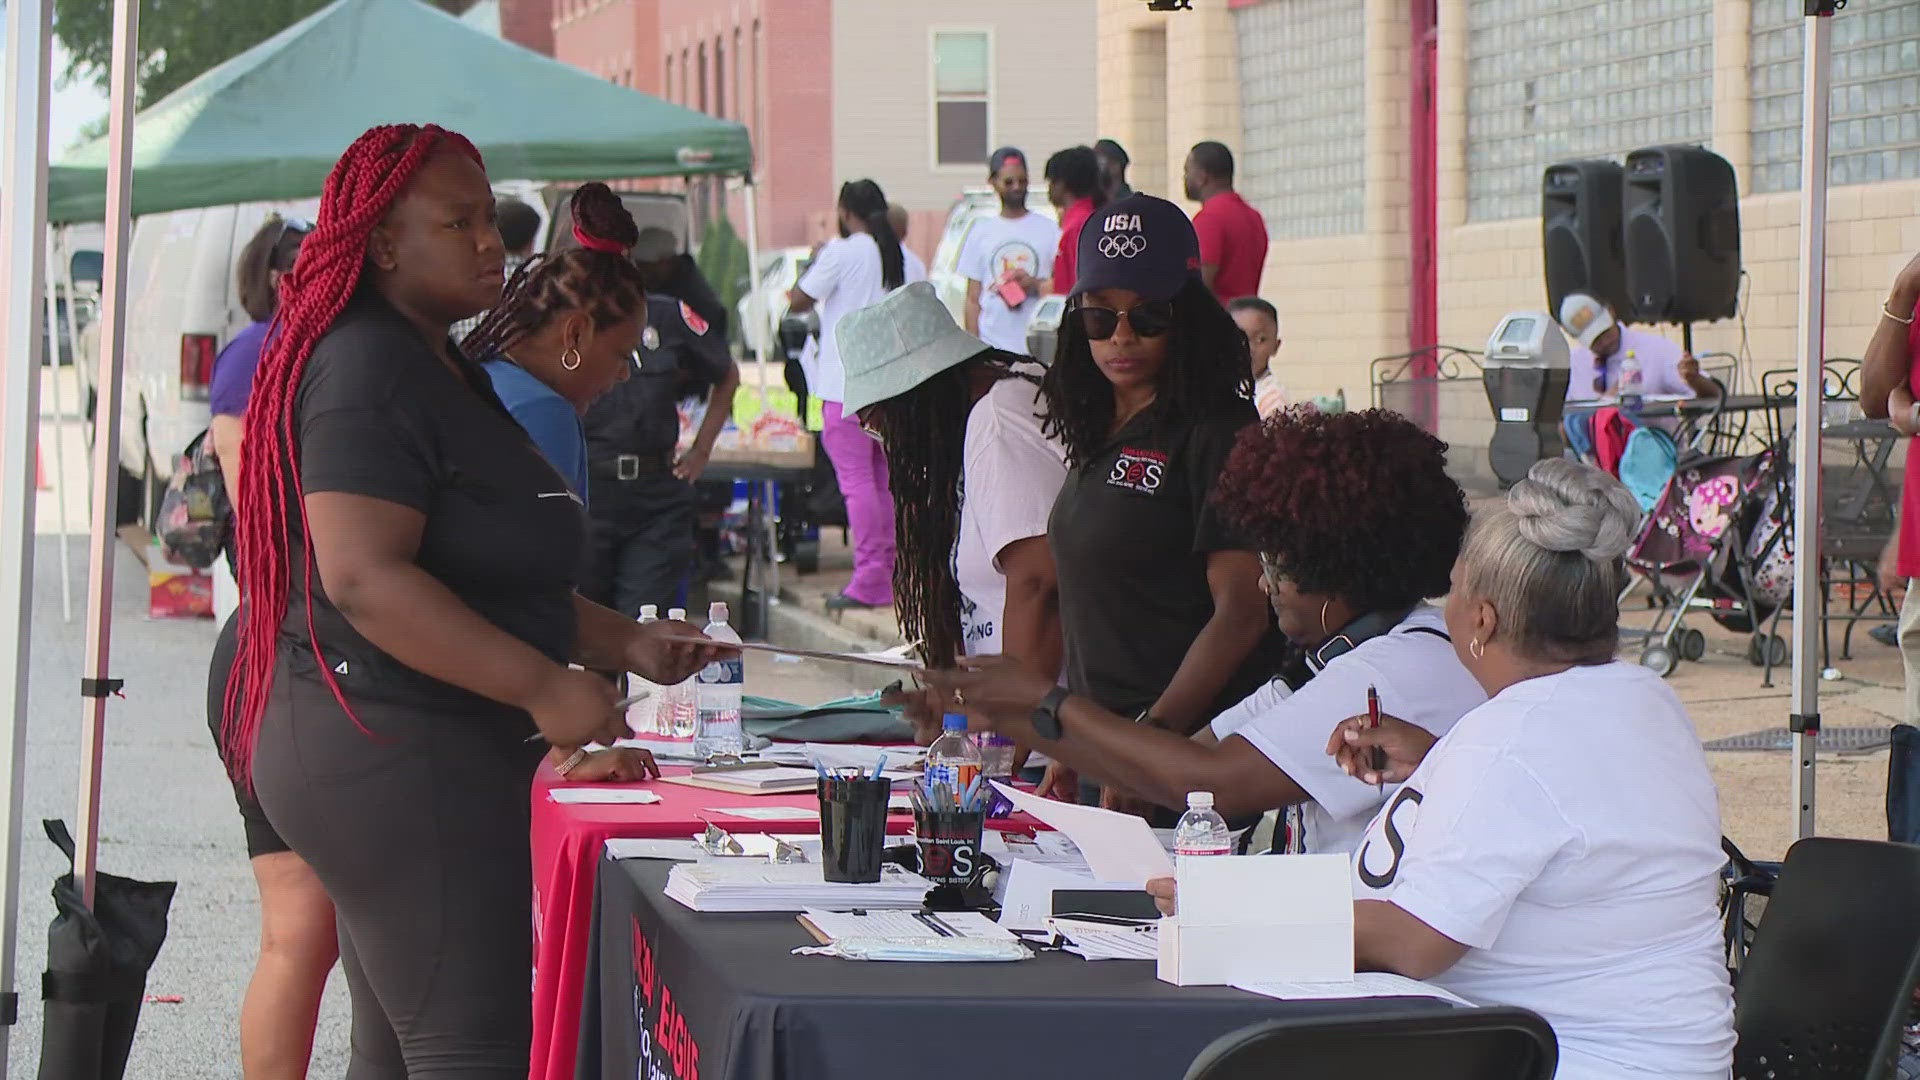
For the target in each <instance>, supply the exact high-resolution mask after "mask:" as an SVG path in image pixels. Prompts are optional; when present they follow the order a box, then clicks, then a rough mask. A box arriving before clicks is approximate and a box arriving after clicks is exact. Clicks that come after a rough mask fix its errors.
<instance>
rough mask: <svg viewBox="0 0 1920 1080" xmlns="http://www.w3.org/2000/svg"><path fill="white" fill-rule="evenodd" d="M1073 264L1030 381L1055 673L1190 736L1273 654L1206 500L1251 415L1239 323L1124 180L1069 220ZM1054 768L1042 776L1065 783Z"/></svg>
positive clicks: (1241, 554) (1116, 708)
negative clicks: (1056, 324) (1060, 651)
mask: <svg viewBox="0 0 1920 1080" xmlns="http://www.w3.org/2000/svg"><path fill="white" fill-rule="evenodd" d="M1078 266H1079V270H1078V274H1079V276H1078V279H1077V280H1076V281H1075V282H1074V285H1073V295H1072V300H1071V302H1070V303H1071V310H1070V311H1069V313H1068V317H1067V319H1066V321H1065V322H1063V323H1062V324H1061V326H1060V347H1059V351H1058V353H1057V354H1056V356H1055V358H1054V362H1053V366H1052V367H1051V368H1049V369H1048V371H1047V375H1046V379H1045V381H1044V382H1043V383H1042V384H1041V389H1042V393H1043V394H1044V396H1045V398H1046V425H1047V432H1048V434H1049V435H1052V436H1054V437H1055V438H1058V439H1059V440H1060V442H1061V443H1062V444H1063V445H1064V446H1065V447H1066V449H1067V460H1068V464H1069V465H1070V467H1071V468H1070V471H1069V473H1068V475H1067V481H1066V483H1065V485H1063V486H1062V487H1061V489H1060V496H1059V498H1058V500H1057V501H1055V503H1054V506H1053V515H1052V517H1051V519H1050V520H1049V522H1048V526H1047V538H1048V540H1049V541H1050V543H1051V544H1052V547H1053V556H1054V565H1055V566H1056V567H1057V568H1058V572H1059V578H1060V621H1061V624H1062V627H1063V628H1064V630H1065V634H1066V643H1067V681H1068V685H1069V687H1070V688H1071V689H1072V690H1073V692H1074V693H1076V694H1080V695H1082V696H1083V697H1088V698H1091V699H1093V700H1094V701H1097V702H1099V703H1100V704H1101V705H1102V706H1104V707H1106V708H1107V709H1110V710H1112V711H1113V712H1117V713H1119V714H1121V715H1122V716H1131V717H1137V718H1139V719H1140V720H1141V721H1142V722H1145V723H1152V724H1155V725H1157V726H1160V727H1165V728H1168V729H1171V730H1173V731H1176V732H1178V733H1180V734H1183V735H1185V734H1191V733H1192V732H1194V731H1197V730H1199V728H1200V727H1201V725H1203V724H1205V723H1207V722H1208V721H1209V720H1211V719H1213V717H1214V716H1215V715H1216V714H1218V713H1219V712H1220V711H1222V710H1223V709H1225V708H1227V707H1228V706H1230V705H1232V704H1233V703H1235V702H1237V701H1239V700H1240V699H1242V698H1244V697H1246V696H1247V695H1248V694H1250V693H1252V692H1253V691H1254V689H1256V688H1257V687H1259V686H1260V685H1261V684H1262V683H1264V682H1266V681H1267V679H1269V678H1270V677H1271V676H1272V675H1273V674H1274V673H1275V671H1277V670H1278V668H1279V664H1280V660H1281V649H1282V648H1283V642H1282V639H1281V637H1280V635H1279V634H1278V633H1277V632H1276V631H1275V629H1274V625H1273V617H1272V614H1271V612H1270V611H1269V610H1268V607H1267V604H1266V601H1265V599H1264V598H1263V597H1262V595H1261V592H1260V560H1259V557H1258V555H1257V554H1256V553H1255V552H1254V551H1253V550H1252V549H1251V548H1249V547H1248V546H1247V545H1245V544H1243V543H1241V542H1239V541H1238V540H1236V539H1235V538H1234V537H1232V536H1230V535H1229V534H1228V531H1227V529H1226V528H1225V527H1224V526H1223V525H1222V524H1221V522H1220V521H1219V519H1218V518H1217V517H1216V516H1215V514H1214V511H1213V510H1212V509H1211V508H1210V507H1209V506H1208V502H1207V496H1208V494H1209V492H1210V491H1211V489H1212V487H1213V482H1214V478H1215V477H1216V476H1218V475H1219V473H1220V468H1221V465H1222V464H1223V463H1224V462H1225V461H1226V457H1227V452H1228V451H1229V450H1231V449H1232V448H1233V441H1234V436H1235V435H1237V434H1238V433H1239V431H1240V429H1241V428H1244V427H1246V426H1247V425H1248V424H1251V423H1254V422H1255V420H1256V419H1257V417H1256V415H1255V413H1254V408H1253V400H1252V395H1253V384H1252V379H1251V378H1250V377H1249V375H1248V372H1249V370H1250V361H1249V360H1248V359H1247V342H1246V337H1245V335H1243V334H1241V333H1240V331H1239V328H1238V327H1237V326H1235V325H1234V322H1233V319H1232V317H1231V316H1229V315H1228V314H1227V313H1226V310H1225V309H1223V308H1222V307H1221V306H1220V302H1219V301H1218V300H1216V299H1214V297H1213V294H1212V293H1211V292H1210V291H1208V289H1207V287H1206V286H1205V285H1203V284H1202V283H1201V281H1200V252H1199V244H1198V242H1197V241H1196V239H1195V238H1194V232H1193V223H1192V222H1190V221H1189V220H1187V215H1186V214H1185V213H1183V212H1182V211H1181V210H1180V208H1179V207H1176V206H1174V205H1173V204H1172V203H1170V202H1167V201H1166V200H1164V199H1156V198H1153V197H1152V196H1149V195H1131V196H1128V197H1127V198H1125V199H1121V200H1119V201H1118V202H1115V203H1113V204H1111V205H1109V206H1105V207H1102V208H1101V209H1100V210H1099V211H1097V212H1096V213H1095V214H1094V215H1093V217H1092V218H1091V219H1089V220H1088V222H1087V224H1086V227H1085V228H1084V229H1082V230H1081V233H1080V248H1079V257H1078ZM1061 779H1062V777H1061V776H1060V775H1059V773H1058V771H1056V774H1055V776H1054V778H1053V782H1051V783H1050V784H1049V785H1048V787H1049V789H1050V790H1051V791H1053V792H1054V793H1057V794H1062V795H1064V794H1065V791H1064V790H1061V789H1062V787H1063V785H1062V784H1060V783H1059V781H1060V780H1061Z"/></svg>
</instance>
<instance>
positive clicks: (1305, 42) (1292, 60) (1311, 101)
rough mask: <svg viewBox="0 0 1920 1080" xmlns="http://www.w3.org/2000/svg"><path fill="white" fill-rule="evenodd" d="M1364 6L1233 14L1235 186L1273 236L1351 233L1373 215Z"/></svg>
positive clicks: (1271, 6)
mask: <svg viewBox="0 0 1920 1080" xmlns="http://www.w3.org/2000/svg"><path fill="white" fill-rule="evenodd" d="M1363 7H1364V5H1362V4H1357V3H1351V4H1350V3H1338V4H1329V3H1325V2H1323V0H1266V2H1265V3H1260V4H1254V5H1252V6H1249V7H1243V8H1240V9H1238V10H1237V11H1235V12H1234V13H1233V15H1234V24H1235V25H1234V28H1235V30H1236V31H1237V33H1236V35H1235V36H1236V37H1238V38H1239V49H1240V121H1241V137H1240V145H1238V146H1236V147H1234V148H1233V150H1234V156H1235V161H1234V174H1235V176H1234V186H1235V187H1236V188H1237V189H1239V191H1240V194H1241V195H1242V196H1243V197H1244V198H1246V199H1247V200H1248V201H1249V202H1251V203H1252V204H1253V205H1254V206H1255V207H1257V208H1258V209H1259V211H1260V213H1261V214H1263V215H1264V216H1265V217H1266V219H1267V232H1268V234H1269V235H1271V236H1273V237H1274V238H1275V239H1299V238H1301V237H1311V236H1346V235H1351V234H1354V233H1358V232H1360V231H1362V229H1363V227H1364V226H1365V224H1366V223H1365V220H1364V217H1365V205H1366V204H1365V198H1366V179H1367V177H1366V137H1365V131H1366V52H1365V49H1366V42H1365V38H1366V33H1365V24H1364V23H1363V22H1362V20H1361V14H1362V8H1363ZM1183 160H1184V159H1183ZM1176 168H1177V166H1176Z"/></svg>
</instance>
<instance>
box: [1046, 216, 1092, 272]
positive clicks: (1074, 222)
mask: <svg viewBox="0 0 1920 1080" xmlns="http://www.w3.org/2000/svg"><path fill="white" fill-rule="evenodd" d="M1092 216H1093V200H1092V199H1091V198H1086V199H1078V200H1075V201H1074V203H1073V205H1072V206H1069V207H1067V208H1066V210H1064V211H1062V212H1061V214H1060V248H1059V250H1057V251H1055V252H1054V253H1053V291H1054V292H1057V293H1061V294H1062V295H1065V294H1069V293H1072V292H1073V281H1074V275H1076V274H1078V273H1079V272H1080V267H1079V266H1077V265H1076V262H1077V260H1078V256H1079V254H1080V227H1081V226H1083V225H1085V224H1086V223H1087V219H1088V218H1090V217H1092Z"/></svg>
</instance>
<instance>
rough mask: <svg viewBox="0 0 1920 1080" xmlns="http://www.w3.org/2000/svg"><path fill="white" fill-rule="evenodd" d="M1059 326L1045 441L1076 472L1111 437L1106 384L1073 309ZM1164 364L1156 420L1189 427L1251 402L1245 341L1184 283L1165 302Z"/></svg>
mask: <svg viewBox="0 0 1920 1080" xmlns="http://www.w3.org/2000/svg"><path fill="white" fill-rule="evenodd" d="M1079 304H1080V298H1079V297H1075V298H1074V299H1073V301H1072V302H1071V303H1070V304H1069V305H1068V311H1067V317H1066V318H1065V319H1063V320H1061V322H1060V343H1059V345H1058V347H1057V348H1056V351H1055V353H1054V358H1053V365H1052V366H1051V367H1049V368H1048V369H1047V374H1046V378H1044V379H1042V380H1041V382H1040V390H1041V393H1042V394H1043V395H1044V396H1045V397H1046V400H1047V408H1046V412H1045V414H1044V421H1045V426H1044V427H1043V428H1042V430H1043V431H1045V432H1046V434H1047V435H1049V436H1051V437H1053V438H1057V439H1059V440H1060V444H1061V445H1062V446H1064V447H1065V448H1066V451H1067V462H1068V464H1070V465H1073V466H1079V465H1084V464H1086V463H1087V462H1088V461H1090V460H1092V459H1093V458H1094V457H1095V456H1096V455H1098V454H1099V453H1100V451H1101V449H1102V448H1103V447H1105V446H1106V445H1107V442H1108V440H1109V439H1110V438H1112V436H1113V385H1112V384H1111V383H1109V382H1108V381H1107V377H1106V376H1105V375H1103V374H1101V372H1100V368H1099V366H1098V365H1096V364H1095V363H1094V362H1093V346H1092V344H1091V343H1090V342H1088V341H1087V333H1086V330H1085V329H1083V328H1082V327H1081V325H1080V319H1079V317H1078V316H1077V315H1075V314H1074V311H1073V309H1074V308H1077V307H1078V306H1079ZM1168 335H1169V338H1168V342H1167V361H1166V363H1165V364H1163V365H1161V368H1160V375H1159V380H1158V391H1157V394H1156V396H1155V398H1154V405H1153V407H1154V408H1155V409H1156V410H1158V412H1157V415H1158V416H1159V417H1161V418H1163V419H1167V418H1175V417H1177V418H1181V419H1185V420H1189V421H1197V420H1206V419H1208V418H1211V417H1216V416H1229V415H1233V413H1234V411H1235V410H1241V411H1244V404H1243V403H1245V402H1249V401H1251V400H1252V399H1253V374H1252V371H1253V356H1252V353H1250V352H1249V351H1248V350H1247V336H1246V335H1245V334H1243V333H1241V332H1240V327H1239V326H1237V325H1236V324H1235V323H1234V321H1233V316H1231V315H1229V314H1227V309H1226V308H1223V307H1221V306H1220V301H1219V300H1218V299H1217V298H1215V297H1214V295H1213V290H1212V289H1209V288H1207V287H1206V286H1205V285H1204V284H1202V283H1201V281H1200V279H1199V278H1198V277H1194V278H1189V279H1188V280H1187V283H1186V284H1185V285H1184V286H1182V287H1181V289H1180V291H1179V292H1177V293H1175V294H1174V296H1173V326H1172V328H1171V329H1170V330H1169V331H1168Z"/></svg>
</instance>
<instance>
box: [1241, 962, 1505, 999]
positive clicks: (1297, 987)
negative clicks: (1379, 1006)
mask: <svg viewBox="0 0 1920 1080" xmlns="http://www.w3.org/2000/svg"><path fill="white" fill-rule="evenodd" d="M1233 988H1234V989H1235V990H1245V991H1246V992H1247V993H1249V994H1259V995H1260V996H1261V997H1270V998H1279V999H1281V1000H1283V1001H1313V1000H1318V999H1325V998H1368V997H1430V998H1439V999H1440V1000H1442V1001H1448V1002H1452V1003H1453V1004H1455V1005H1465V1006H1468V1007H1472V1005H1473V1002H1471V1001H1468V1000H1467V999H1466V998H1463V997H1461V996H1460V995H1458V994H1456V993H1453V992H1452V991H1449V990H1442V989H1441V988H1440V987H1438V986H1435V985H1433V984H1432V983H1428V982H1421V981H1420V980H1418V979H1409V978H1407V977H1406V976H1405V975H1395V974H1393V973H1391V972H1386V971H1361V972H1356V973H1355V974H1354V976H1353V981H1352V982H1257V983H1235V984H1234V986H1233Z"/></svg>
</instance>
